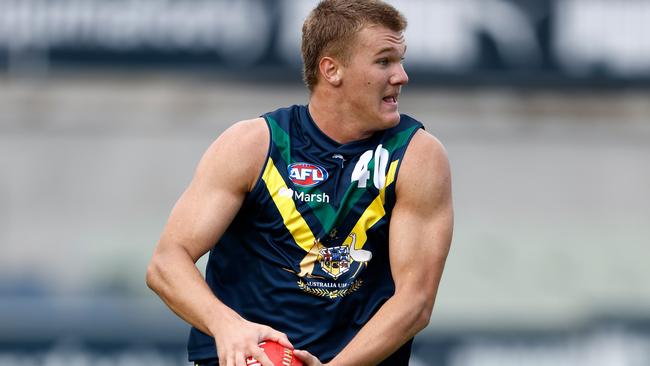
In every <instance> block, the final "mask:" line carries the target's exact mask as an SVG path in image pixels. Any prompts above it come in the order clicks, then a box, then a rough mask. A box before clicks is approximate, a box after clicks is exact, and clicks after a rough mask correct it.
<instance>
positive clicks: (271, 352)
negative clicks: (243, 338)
mask: <svg viewBox="0 0 650 366" xmlns="http://www.w3.org/2000/svg"><path fill="white" fill-rule="evenodd" d="M260 347H262V349H263V350H264V353H266V355H267V356H268V357H269V359H270V360H271V362H273V365H275V366H302V361H300V360H299V359H298V358H296V357H295V356H294V355H293V350H292V349H291V348H287V347H285V346H283V345H281V344H280V343H277V342H274V341H264V342H262V343H260ZM246 365H248V366H260V365H261V363H260V362H259V361H257V360H256V359H254V358H253V357H249V358H247V359H246Z"/></svg>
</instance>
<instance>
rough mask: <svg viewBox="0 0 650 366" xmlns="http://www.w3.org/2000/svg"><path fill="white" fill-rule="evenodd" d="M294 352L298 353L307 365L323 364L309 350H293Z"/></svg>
mask: <svg viewBox="0 0 650 366" xmlns="http://www.w3.org/2000/svg"><path fill="white" fill-rule="evenodd" d="M293 354H294V355H296V357H298V358H299V359H300V361H302V363H303V364H304V365H305V366H323V364H322V363H321V362H320V360H319V359H318V358H316V356H314V355H312V354H311V353H309V352H307V351H301V350H293Z"/></svg>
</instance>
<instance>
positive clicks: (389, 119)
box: [381, 110, 400, 128]
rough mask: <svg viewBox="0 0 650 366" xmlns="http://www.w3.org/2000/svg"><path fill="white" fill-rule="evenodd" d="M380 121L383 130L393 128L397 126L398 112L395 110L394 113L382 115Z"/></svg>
mask: <svg viewBox="0 0 650 366" xmlns="http://www.w3.org/2000/svg"><path fill="white" fill-rule="evenodd" d="M381 120H382V125H383V127H384V128H391V127H395V126H397V125H398V124H399V120H400V116H399V112H397V110H395V111H394V112H389V113H383V114H382V118H381Z"/></svg>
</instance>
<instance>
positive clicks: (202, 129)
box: [0, 0, 650, 366]
mask: <svg viewBox="0 0 650 366" xmlns="http://www.w3.org/2000/svg"><path fill="white" fill-rule="evenodd" d="M390 2H391V3H393V4H394V5H395V6H396V7H397V8H398V9H400V10H401V11H402V12H403V13H404V14H405V15H406V16H407V18H408V19H409V28H408V30H407V41H408V44H409V50H408V54H407V58H406V62H405V65H406V69H407V71H408V72H409V75H410V78H411V82H410V84H409V86H408V87H406V88H405V89H404V91H403V96H402V98H401V100H400V102H401V103H400V104H401V105H400V110H401V112H403V113H408V114H410V115H412V116H414V117H416V118H418V119H419V120H421V121H423V122H424V123H425V125H426V128H427V130H428V131H429V132H431V133H433V134H435V135H436V136H438V137H439V138H440V139H441V140H442V141H443V143H444V144H445V145H446V147H447V150H448V152H449V156H450V160H451V163H452V169H453V178H454V181H453V186H454V199H455V208H456V227H455V236H454V241H453V246H452V250H451V253H450V256H449V259H448V262H447V267H446V270H445V273H444V276H443V281H442V284H441V287H440V291H439V294H438V299H437V303H436V307H435V310H434V314H433V317H432V319H431V323H430V324H429V326H428V328H427V329H426V330H425V331H424V332H423V333H422V334H420V335H419V336H418V337H417V338H416V343H415V348H414V355H413V360H412V365H414V366H419V365H440V366H496V365H498V366H510V365H534V366H547V365H548V366H551V365H552V366H562V365H567V366H569V365H571V366H573V365H590V366H647V365H650V269H649V267H650V240H649V238H650V1H647V0H619V1H607V0H528V1H524V0H521V1H515V0H428V1H424V0H402V1H390ZM315 3H316V2H315V1H306V0H301V1H295V0H294V1H289V0H268V1H264V0H137V1H135V0H112V1H103V0H0V168H1V169H0V365H50V366H53V365H77V366H85V365H103V366H109V365H123V366H127V365H128V366H131V365H143V364H144V365H187V362H186V353H185V340H186V336H187V334H188V326H187V325H185V324H184V323H183V322H182V321H181V320H179V319H178V318H176V317H175V316H174V315H173V314H172V313H171V311H169V310H168V309H167V308H166V307H165V306H164V305H163V304H162V302H161V301H160V300H159V299H158V298H157V297H156V296H155V295H154V294H153V293H152V292H150V291H149V290H148V289H147V288H146V286H145V283H144V274H145V269H146V265H147V263H148V260H149V258H150V255H151V253H152V251H153V248H154V246H155V244H156V243H157V241H158V237H159V234H160V232H161V230H162V228H163V225H164V224H165V221H166V219H167V215H168V213H169V211H170V210H171V208H172V205H173V204H174V202H175V200H176V199H177V198H178V196H179V195H180V194H181V192H182V191H183V189H184V188H185V186H186V185H187V184H188V183H189V181H190V179H191V177H192V174H193V171H194V168H195V166H196V163H197V162H198V160H199V158H200V157H201V155H202V153H203V151H204V150H205V149H206V148H207V146H208V145H209V144H210V142H211V141H212V140H213V139H214V138H215V137H216V136H218V135H219V134H220V133H221V132H222V131H223V130H224V129H225V128H227V127H228V126H229V125H231V124H232V123H234V122H235V121H238V120H241V119H246V118H251V117H254V116H258V115H261V114H263V113H264V112H267V111H270V110H273V109H275V108H277V107H282V106H287V105H290V104H296V103H306V102H307V91H306V88H305V87H303V85H302V83H301V77H300V54H299V41H300V29H301V24H302V22H303V20H304V18H305V16H306V14H307V13H308V11H309V10H310V9H311V8H312V7H313V6H314V5H315ZM204 265H205V262H204V259H203V260H202V261H201V262H200V263H199V267H200V268H201V269H203V266H204Z"/></svg>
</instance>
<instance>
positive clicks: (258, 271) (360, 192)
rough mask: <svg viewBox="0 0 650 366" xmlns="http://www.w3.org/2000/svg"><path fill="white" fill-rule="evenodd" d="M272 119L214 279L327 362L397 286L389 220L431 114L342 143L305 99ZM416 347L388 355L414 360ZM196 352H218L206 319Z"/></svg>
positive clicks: (232, 299)
mask: <svg viewBox="0 0 650 366" xmlns="http://www.w3.org/2000/svg"><path fill="white" fill-rule="evenodd" d="M264 118H265V120H266V122H267V125H268V127H269V131H270V136H271V141H270V147H269V151H268V155H267V158H266V163H265V165H264V168H263V170H262V172H261V175H260V177H259V178H258V181H257V183H256V185H255V186H254V188H253V189H252V191H251V192H250V193H249V194H248V195H247V196H246V198H245V200H244V202H243V205H242V207H241V209H240V211H239V213H238V214H237V215H236V217H235V219H234V220H233V222H232V223H231V225H230V226H229V227H228V229H227V230H226V232H225V233H224V234H223V236H222V237H221V239H220V240H219V242H218V243H217V244H216V245H215V246H214V248H213V249H212V250H211V251H210V255H209V259H208V263H207V268H206V281H207V283H208V285H209V286H210V288H211V289H212V291H213V292H214V293H215V295H216V296H217V297H218V298H219V299H220V300H221V301H222V302H223V303H224V304H226V305H227V306H229V307H231V308H232V309H234V310H235V311H236V312H237V313H239V314H240V315H241V316H242V317H244V318H245V319H247V320H249V321H252V322H256V323H260V324H265V325H268V326H270V327H272V328H274V329H277V330H279V331H281V332H284V333H286V334H287V335H288V337H289V339H290V340H291V342H292V343H293V345H294V346H295V347H296V348H297V349H306V350H308V351H309V352H311V353H312V354H314V355H315V356H317V357H318V358H319V359H320V360H321V361H322V362H328V361H330V360H331V359H332V358H333V357H334V356H336V354H337V353H338V352H340V351H341V349H343V347H344V346H345V345H346V344H347V343H348V342H349V341H350V340H351V339H352V338H353V337H354V336H355V334H356V333H357V332H358V331H359V329H360V328H361V327H362V326H363V325H364V324H365V323H366V322H367V321H368V320H369V319H370V318H371V317H372V316H373V314H374V313H375V312H376V311H377V310H378V309H379V307H380V306H381V305H382V304H383V303H384V302H385V301H386V300H387V299H388V298H389V297H390V296H392V295H393V293H394V290H395V287H394V283H393V279H392V276H391V272H390V266H389V256H388V227H389V221H390V217H391V211H392V208H393V206H394V204H395V185H396V179H397V174H398V171H399V167H400V162H401V161H402V158H403V156H404V153H405V151H406V147H407V145H408V143H409V141H410V140H411V138H412V136H413V135H414V134H415V132H416V131H417V130H418V129H419V128H422V124H421V123H420V122H418V121H416V120H415V119H413V118H411V117H408V116H406V115H401V118H400V123H399V124H398V125H397V126H395V127H393V128H390V129H387V130H384V131H380V132H377V133H375V134H374V135H373V136H372V137H370V138H368V139H365V140H361V141H355V142H351V143H348V144H339V143H337V142H335V141H334V140H332V139H330V138H329V137H328V136H326V135H325V134H324V133H323V132H322V131H321V130H320V129H319V128H318V127H317V126H316V124H315V123H314V121H313V120H312V118H311V116H310V115H309V111H308V109H307V107H306V106H292V107H289V108H283V109H279V110H276V111H274V112H271V113H268V114H266V115H264ZM410 347H411V342H408V343H407V344H406V345H405V346H403V347H402V348H401V349H400V350H398V351H397V352H396V353H395V354H393V356H391V358H390V359H389V360H387V361H385V363H384V364H390V365H407V364H408V358H409V356H410ZM188 351H189V359H190V360H191V361H194V360H201V359H208V358H213V357H216V351H215V343H214V339H213V338H211V337H210V336H208V335H206V334H204V333H202V332H201V331H199V330H198V329H196V328H192V330H191V333H190V338H189V343H188Z"/></svg>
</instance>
